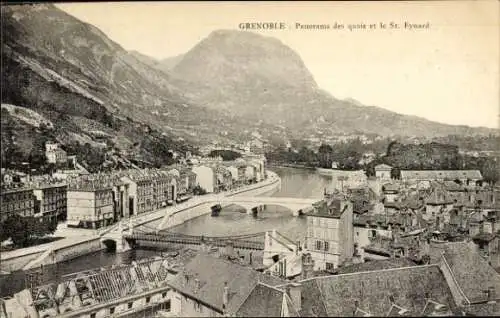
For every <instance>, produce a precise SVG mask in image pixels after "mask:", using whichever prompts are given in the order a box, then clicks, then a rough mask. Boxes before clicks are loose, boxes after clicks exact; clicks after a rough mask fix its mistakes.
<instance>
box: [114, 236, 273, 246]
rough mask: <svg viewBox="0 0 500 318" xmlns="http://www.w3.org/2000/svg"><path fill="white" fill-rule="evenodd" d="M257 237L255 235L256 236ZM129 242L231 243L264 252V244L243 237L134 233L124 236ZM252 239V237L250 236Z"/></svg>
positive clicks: (222, 244)
mask: <svg viewBox="0 0 500 318" xmlns="http://www.w3.org/2000/svg"><path fill="white" fill-rule="evenodd" d="M254 236H255V235H254ZM124 237H125V239H127V240H138V241H149V242H165V243H177V244H188V245H201V244H202V243H204V244H207V245H213V246H217V247H224V246H227V245H228V243H231V244H232V245H233V247H235V248H245V249H255V250H263V249H264V242H259V241H254V240H248V239H243V238H244V237H243V238H242V236H235V237H205V236H201V235H185V234H173V233H168V234H151V233H134V234H128V235H125V236H124ZM248 237H251V236H248Z"/></svg>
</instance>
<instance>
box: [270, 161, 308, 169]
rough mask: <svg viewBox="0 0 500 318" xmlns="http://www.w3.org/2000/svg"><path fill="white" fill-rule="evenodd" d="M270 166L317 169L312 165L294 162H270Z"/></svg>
mask: <svg viewBox="0 0 500 318" xmlns="http://www.w3.org/2000/svg"><path fill="white" fill-rule="evenodd" d="M268 166H269V167H271V168H295V169H307V170H315V169H316V167H311V166H306V165H301V164H294V163H278V162H276V163H269V164H268Z"/></svg>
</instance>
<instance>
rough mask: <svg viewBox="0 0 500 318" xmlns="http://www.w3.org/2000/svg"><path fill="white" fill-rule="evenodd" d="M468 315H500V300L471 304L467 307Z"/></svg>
mask: <svg viewBox="0 0 500 318" xmlns="http://www.w3.org/2000/svg"><path fill="white" fill-rule="evenodd" d="M466 313H467V315H468V316H483V317H484V316H495V317H498V316H500V302H499V301H498V300H497V301H496V302H494V303H482V304H477V305H472V306H469V307H468V308H467V309H466Z"/></svg>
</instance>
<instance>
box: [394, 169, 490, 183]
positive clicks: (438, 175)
mask: <svg viewBox="0 0 500 318" xmlns="http://www.w3.org/2000/svg"><path fill="white" fill-rule="evenodd" d="M401 178H402V179H416V180H436V179H448V180H451V181H453V180H455V179H464V178H467V179H482V176H481V172H479V170H401Z"/></svg>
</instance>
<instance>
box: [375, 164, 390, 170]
mask: <svg viewBox="0 0 500 318" xmlns="http://www.w3.org/2000/svg"><path fill="white" fill-rule="evenodd" d="M391 169H392V167H391V166H389V165H386V164H384V163H383V164H380V165H376V166H375V171H377V170H391Z"/></svg>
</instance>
